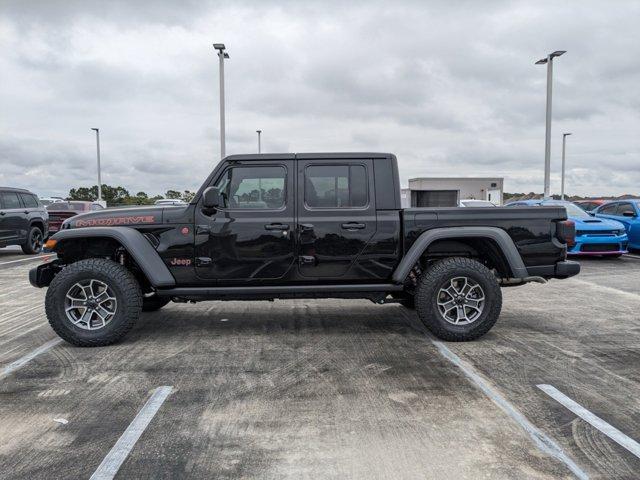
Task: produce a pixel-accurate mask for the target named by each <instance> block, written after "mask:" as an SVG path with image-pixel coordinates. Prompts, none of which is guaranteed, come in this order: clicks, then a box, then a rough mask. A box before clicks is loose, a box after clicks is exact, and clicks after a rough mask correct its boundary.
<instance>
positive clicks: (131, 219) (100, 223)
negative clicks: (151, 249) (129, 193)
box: [62, 206, 179, 229]
mask: <svg viewBox="0 0 640 480" xmlns="http://www.w3.org/2000/svg"><path fill="white" fill-rule="evenodd" d="M168 208H171V209H175V207H167V206H164V207H160V206H158V207H156V206H142V207H130V208H107V209H105V210H98V211H95V212H87V213H82V214H80V215H76V216H75V217H71V218H69V219H67V220H65V221H64V223H63V224H62V228H63V229H66V228H82V227H126V226H135V225H153V224H162V221H163V218H164V211H165V210H167V209H168ZM178 208H179V207H178Z"/></svg>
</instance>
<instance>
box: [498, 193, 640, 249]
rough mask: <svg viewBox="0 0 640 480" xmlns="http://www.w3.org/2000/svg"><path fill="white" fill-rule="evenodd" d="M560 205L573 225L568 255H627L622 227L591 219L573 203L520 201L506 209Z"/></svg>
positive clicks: (604, 220)
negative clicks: (574, 231)
mask: <svg viewBox="0 0 640 480" xmlns="http://www.w3.org/2000/svg"><path fill="white" fill-rule="evenodd" d="M525 205H529V206H533V207H536V206H551V205H552V206H563V207H565V208H566V209H567V216H568V217H569V219H570V220H573V222H574V223H575V224H576V240H575V244H574V245H570V246H569V248H568V250H567V254H568V255H599V256H605V255H606V256H613V257H619V256H620V255H622V254H624V253H627V243H628V238H627V233H626V231H625V228H624V225H623V224H622V223H620V222H617V221H615V220H609V219H606V218H594V217H592V216H591V215H589V214H588V213H587V212H585V211H584V210H582V209H581V208H580V207H578V206H577V205H575V204H574V203H572V202H566V201H562V200H521V201H517V202H512V203H508V204H507V205H506V206H507V207H516V206H517V207H522V206H525Z"/></svg>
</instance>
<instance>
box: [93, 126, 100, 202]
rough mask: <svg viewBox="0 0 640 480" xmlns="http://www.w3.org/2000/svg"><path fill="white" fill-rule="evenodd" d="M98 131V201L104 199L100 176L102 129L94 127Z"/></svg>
mask: <svg viewBox="0 0 640 480" xmlns="http://www.w3.org/2000/svg"><path fill="white" fill-rule="evenodd" d="M91 130H94V131H95V132H96V150H97V155H98V202H101V201H102V178H101V177H100V129H99V128H92V129H91Z"/></svg>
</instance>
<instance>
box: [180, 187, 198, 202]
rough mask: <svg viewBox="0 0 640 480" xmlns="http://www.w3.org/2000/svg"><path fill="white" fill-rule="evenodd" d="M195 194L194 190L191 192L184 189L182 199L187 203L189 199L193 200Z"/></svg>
mask: <svg viewBox="0 0 640 480" xmlns="http://www.w3.org/2000/svg"><path fill="white" fill-rule="evenodd" d="M195 196H196V193H195V192H191V191H189V190H185V191H184V193H183V194H182V201H183V202H186V203H189V202H190V201H191V200H193V197H195Z"/></svg>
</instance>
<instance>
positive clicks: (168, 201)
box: [154, 198, 187, 205]
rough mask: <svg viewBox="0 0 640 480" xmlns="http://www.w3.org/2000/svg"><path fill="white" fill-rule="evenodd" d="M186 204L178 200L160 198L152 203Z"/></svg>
mask: <svg viewBox="0 0 640 480" xmlns="http://www.w3.org/2000/svg"><path fill="white" fill-rule="evenodd" d="M186 204H187V202H185V201H183V200H180V199H179V198H160V199H158V200H156V201H155V202H154V205H186Z"/></svg>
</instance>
